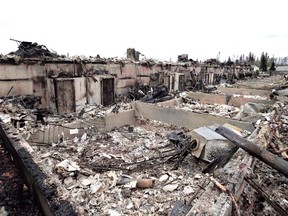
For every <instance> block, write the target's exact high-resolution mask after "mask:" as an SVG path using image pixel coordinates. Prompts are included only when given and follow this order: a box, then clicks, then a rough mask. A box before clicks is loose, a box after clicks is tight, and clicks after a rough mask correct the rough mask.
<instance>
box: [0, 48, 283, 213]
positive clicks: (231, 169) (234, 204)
mask: <svg viewBox="0 0 288 216" xmlns="http://www.w3.org/2000/svg"><path fill="white" fill-rule="evenodd" d="M37 46H38V45H36V47H37ZM27 47H30V48H31V47H34V45H32V44H27ZM42 48H43V47H42ZM28 50H29V49H28ZM44 50H45V48H44ZM45 52H46V51H44V53H45ZM132 52H134V51H132ZM31 53H32V52H31ZM44 53H42V51H41V52H40V53H39V56H38V57H37V55H36V56H33V58H30V57H29V58H26V57H22V56H15V55H7V56H1V60H0V75H1V77H3V79H1V80H0V87H1V98H0V139H1V140H3V142H1V145H3V146H4V147H5V148H7V149H8V150H9V152H10V154H12V156H13V158H15V163H16V165H17V166H19V167H20V168H21V169H22V170H23V172H24V180H25V185H26V186H27V188H28V189H27V190H29V191H31V192H32V194H33V196H35V199H36V200H39V202H38V205H39V207H40V209H42V211H44V214H45V215H53V214H54V215H65V214H66V215H67V214H69V215H174V216H176V215H183V216H184V215H213V214H217V215H259V214H262V215H275V214H279V215H287V209H288V198H287V178H288V155H287V153H288V146H287V140H288V133H287V131H288V100H287V95H288V94H287V85H288V83H287V80H286V79H285V77H283V76H272V77H265V78H261V79H260V78H258V77H257V74H254V72H253V70H250V67H249V66H248V65H239V66H236V65H232V64H231V65H224V66H223V65H221V64H219V62H217V61H216V60H213V59H212V60H209V61H207V62H206V63H204V64H199V63H196V62H192V61H187V62H159V61H158V62H157V61H152V60H147V59H144V60H139V59H137V58H136V59H135V58H132V59H119V58H100V56H96V57H89V58H87V57H83V56H78V57H77V56H75V57H73V58H67V57H65V58H64V57H55V58H54V57H53V58H51V59H46V58H44V59H43V58H42V56H43V55H45V54H44ZM47 55H49V54H47ZM133 55H134V54H133ZM40 56H41V57H40ZM187 58H188V56H187ZM12 59H14V60H13V61H12ZM251 74H252V76H250V75H251ZM229 80H230V81H231V83H230V82H229ZM232 81H233V84H232ZM11 149H12V150H11ZM1 181H2V179H1ZM56 186H57V187H56ZM263 188H265V190H263ZM0 190H1V189H0ZM0 192H1V191H0ZM0 202H2V200H1V196H0ZM3 203H4V204H6V202H4V201H3ZM5 209H6V210H7V209H8V208H4V210H5ZM1 211H2V209H1ZM7 211H8V210H7Z"/></svg>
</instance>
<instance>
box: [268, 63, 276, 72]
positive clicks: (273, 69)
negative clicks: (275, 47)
mask: <svg viewBox="0 0 288 216" xmlns="http://www.w3.org/2000/svg"><path fill="white" fill-rule="evenodd" d="M275 70H276V67H275V63H274V61H272V63H271V66H270V68H269V71H275Z"/></svg>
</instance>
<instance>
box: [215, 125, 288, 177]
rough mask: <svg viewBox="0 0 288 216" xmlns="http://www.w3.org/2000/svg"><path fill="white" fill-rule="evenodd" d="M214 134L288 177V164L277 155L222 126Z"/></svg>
mask: <svg viewBox="0 0 288 216" xmlns="http://www.w3.org/2000/svg"><path fill="white" fill-rule="evenodd" d="M216 132H217V133H219V134H221V135H222V136H224V137H225V138H227V139H228V140H230V141H231V142H233V143H234V144H235V145H237V146H239V147H240V148H242V149H244V150H245V151H247V152H248V153H249V154H250V155H252V156H254V157H256V158H258V159H259V160H261V161H263V162H264V163H266V164H268V165H269V166H271V167H272V168H274V169H276V170H278V171H279V172H280V173H282V174H284V175H285V176H287V177H288V162H287V161H285V160H283V159H282V158H280V157H278V156H277V155H274V154H272V153H271V152H269V151H267V150H266V149H262V148H260V147H259V146H257V145H256V144H254V143H252V142H250V141H248V140H247V139H245V138H243V137H241V136H239V135H238V134H236V133H234V132H233V131H231V130H229V129H228V128H225V127H223V126H219V127H218V128H217V129H216Z"/></svg>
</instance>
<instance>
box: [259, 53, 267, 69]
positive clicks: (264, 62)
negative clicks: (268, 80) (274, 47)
mask: <svg viewBox="0 0 288 216" xmlns="http://www.w3.org/2000/svg"><path fill="white" fill-rule="evenodd" d="M267 58H268V55H267V53H266V55H264V52H262V55H261V58H260V70H261V71H264V72H267V62H268V59H267Z"/></svg>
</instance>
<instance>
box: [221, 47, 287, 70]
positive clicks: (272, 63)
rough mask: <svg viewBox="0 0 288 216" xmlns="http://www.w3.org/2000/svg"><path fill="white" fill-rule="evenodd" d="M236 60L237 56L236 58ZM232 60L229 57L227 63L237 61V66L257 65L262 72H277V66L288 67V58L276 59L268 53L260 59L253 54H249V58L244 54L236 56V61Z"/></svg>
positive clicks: (263, 53) (263, 54)
mask: <svg viewBox="0 0 288 216" xmlns="http://www.w3.org/2000/svg"><path fill="white" fill-rule="evenodd" d="M234 58H235V56H234ZM234 58H233V59H232V61H231V58H230V56H229V58H228V60H227V61H226V63H231V62H234V61H235V64H250V65H256V66H258V67H259V69H260V70H261V71H264V72H266V71H275V70H276V65H288V57H284V58H275V57H274V56H273V57H270V56H269V55H268V53H267V52H266V53H265V52H262V54H261V56H260V58H259V57H256V55H255V54H254V53H252V52H249V54H248V55H247V56H245V55H244V54H242V55H240V56H236V58H235V59H234Z"/></svg>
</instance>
